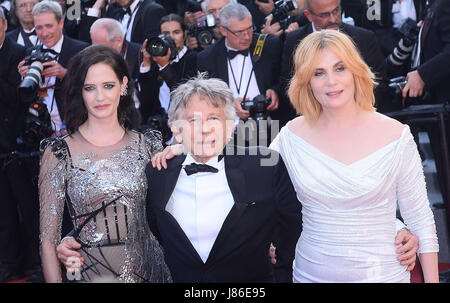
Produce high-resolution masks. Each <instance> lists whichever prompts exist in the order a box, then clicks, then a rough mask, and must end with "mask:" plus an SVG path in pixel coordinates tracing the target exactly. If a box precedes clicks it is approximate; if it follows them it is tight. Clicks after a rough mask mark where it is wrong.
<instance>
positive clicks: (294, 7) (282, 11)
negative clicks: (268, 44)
mask: <svg viewBox="0 0 450 303" xmlns="http://www.w3.org/2000/svg"><path fill="white" fill-rule="evenodd" d="M268 1H269V2H268V3H264V2H259V1H256V3H258V4H261V5H267V4H270V3H272V7H273V9H272V10H271V11H270V12H269V14H268V15H267V16H266V18H265V22H264V25H263V27H262V29H261V33H263V34H273V35H276V36H280V37H281V38H282V39H284V35H285V34H287V33H289V32H292V31H294V30H297V29H299V28H300V26H303V25H305V24H306V23H307V22H308V20H305V19H306V17H305V16H304V15H303V10H304V8H305V0H287V1H285V0H278V1H276V2H275V3H274V2H273V1H272V0H268Z"/></svg>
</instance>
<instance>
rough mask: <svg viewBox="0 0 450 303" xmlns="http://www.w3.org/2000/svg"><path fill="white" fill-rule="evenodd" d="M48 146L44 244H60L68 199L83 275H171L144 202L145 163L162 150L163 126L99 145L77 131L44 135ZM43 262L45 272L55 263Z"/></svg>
mask: <svg viewBox="0 0 450 303" xmlns="http://www.w3.org/2000/svg"><path fill="white" fill-rule="evenodd" d="M41 150H42V151H43V152H44V154H43V157H42V159H41V171H40V176H39V191H40V205H41V211H40V226H41V227H40V237H41V252H42V248H43V247H44V246H46V245H48V246H51V248H53V247H56V246H57V245H58V244H59V242H60V239H61V235H60V234H61V223H62V217H63V210H64V206H65V205H66V207H68V210H69V213H70V215H71V218H72V223H73V225H74V230H75V231H76V233H75V238H76V239H77V241H78V242H80V243H81V244H82V245H83V247H82V249H81V250H80V253H81V254H82V256H83V257H84V259H85V265H84V267H83V270H82V272H81V276H82V281H95V280H101V281H112V280H119V281H124V282H171V277H170V273H169V270H168V268H167V266H166V264H165V263H164V256H163V251H162V248H161V247H160V245H159V242H158V241H157V239H156V238H155V237H154V235H153V234H152V233H151V231H150V229H149V227H148V223H147V219H146V206H145V197H146V194H147V179H146V176H145V166H146V164H147V163H148V162H149V160H150V157H151V155H152V154H153V153H154V152H158V151H160V150H162V145H161V136H160V134H159V133H158V132H153V131H149V132H146V133H145V134H144V135H142V134H139V133H137V132H134V131H127V132H126V133H125V135H124V136H123V138H122V139H121V140H120V141H119V142H118V143H116V144H114V145H111V146H107V147H97V146H95V145H93V144H91V143H90V142H88V141H87V140H86V139H85V138H84V137H83V136H82V135H81V134H80V133H79V132H76V133H74V134H72V135H71V136H65V137H62V138H58V139H55V138H52V139H46V140H44V141H43V142H42V143H41ZM42 264H43V267H44V272H45V266H51V265H50V264H53V263H52V262H51V261H50V260H46V259H45V257H43V258H42Z"/></svg>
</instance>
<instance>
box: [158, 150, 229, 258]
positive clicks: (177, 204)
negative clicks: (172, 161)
mask: <svg viewBox="0 0 450 303" xmlns="http://www.w3.org/2000/svg"><path fill="white" fill-rule="evenodd" d="M191 163H197V162H196V161H195V160H194V158H193V157H192V156H191V155H187V156H186V159H185V161H184V162H183V167H184V165H188V164H191ZM206 164H207V165H210V166H213V167H215V168H217V169H218V170H219V172H217V173H209V172H200V173H196V174H192V175H190V176H188V175H187V174H186V171H185V170H184V169H181V172H180V176H179V177H178V181H177V184H176V186H175V190H174V191H173V193H172V196H171V197H170V199H169V201H168V203H167V206H166V211H168V212H169V213H170V214H171V215H172V216H173V217H174V218H175V219H176V220H177V222H178V224H179V225H180V226H181V228H182V229H183V231H184V233H185V234H186V236H187V237H188V239H189V240H190V241H191V244H192V246H193V247H194V248H195V250H196V251H197V253H198V254H199V256H200V258H201V259H202V260H203V262H206V260H207V259H208V256H209V253H210V252H211V249H212V247H213V244H214V242H215V241H216V238H217V235H218V234H219V231H220V229H221V228H222V225H223V222H224V221H225V218H226V217H227V216H228V213H229V212H230V210H231V208H232V207H233V205H234V199H233V195H232V194H231V191H230V187H229V186H228V182H227V177H226V175H225V167H224V159H222V160H221V161H217V157H214V158H212V159H210V160H209V161H208V162H207V163H206Z"/></svg>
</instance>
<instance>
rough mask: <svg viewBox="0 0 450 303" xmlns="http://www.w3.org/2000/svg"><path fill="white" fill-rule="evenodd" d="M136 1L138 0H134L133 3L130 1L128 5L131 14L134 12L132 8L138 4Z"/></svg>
mask: <svg viewBox="0 0 450 303" xmlns="http://www.w3.org/2000/svg"><path fill="white" fill-rule="evenodd" d="M138 3H139V0H134V1H133V3H131V5H130V11H131V14H134V10H135V9H136V6H137V5H138Z"/></svg>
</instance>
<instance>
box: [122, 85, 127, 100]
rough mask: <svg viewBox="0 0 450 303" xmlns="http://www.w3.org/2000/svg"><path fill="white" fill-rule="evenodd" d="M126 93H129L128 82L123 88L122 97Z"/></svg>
mask: <svg viewBox="0 0 450 303" xmlns="http://www.w3.org/2000/svg"><path fill="white" fill-rule="evenodd" d="M126 95H128V84H127V85H126V86H125V89H124V90H123V93H122V97H124V96H126Z"/></svg>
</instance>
